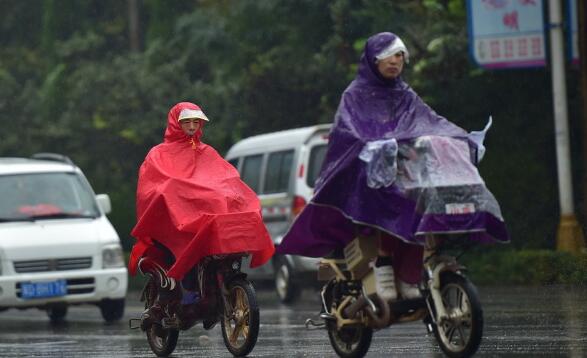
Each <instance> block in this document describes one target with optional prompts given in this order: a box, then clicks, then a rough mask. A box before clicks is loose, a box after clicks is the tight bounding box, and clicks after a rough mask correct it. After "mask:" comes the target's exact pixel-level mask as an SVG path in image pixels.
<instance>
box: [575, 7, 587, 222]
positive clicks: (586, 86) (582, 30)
mask: <svg viewBox="0 0 587 358" xmlns="http://www.w3.org/2000/svg"><path fill="white" fill-rule="evenodd" d="M577 5H578V9H577V20H578V23H579V28H578V30H579V66H580V67H579V73H580V76H581V77H580V78H581V104H582V107H583V108H582V109H583V111H582V112H583V113H582V114H583V116H582V119H583V120H582V123H583V141H582V142H583V224H587V43H586V42H587V4H586V3H585V1H584V0H579V1H577Z"/></svg>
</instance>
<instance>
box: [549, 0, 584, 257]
mask: <svg viewBox="0 0 587 358" xmlns="http://www.w3.org/2000/svg"><path fill="white" fill-rule="evenodd" d="M579 2H581V1H579ZM548 5H549V22H550V24H549V25H550V31H549V32H550V59H551V62H550V67H551V74H552V95H553V104H554V130H555V141H556V158H557V169H558V187H559V201H560V222H559V227H558V231H557V238H556V241H557V242H556V248H557V250H560V251H569V252H578V251H580V250H581V249H583V248H584V247H585V244H584V242H583V233H582V230H581V227H580V226H579V223H578V222H577V218H576V217H575V208H574V204H573V185H572V178H571V151H570V145H569V125H568V112H567V89H566V78H565V62H564V50H563V22H562V8H561V5H562V1H560V0H549V1H548Z"/></svg>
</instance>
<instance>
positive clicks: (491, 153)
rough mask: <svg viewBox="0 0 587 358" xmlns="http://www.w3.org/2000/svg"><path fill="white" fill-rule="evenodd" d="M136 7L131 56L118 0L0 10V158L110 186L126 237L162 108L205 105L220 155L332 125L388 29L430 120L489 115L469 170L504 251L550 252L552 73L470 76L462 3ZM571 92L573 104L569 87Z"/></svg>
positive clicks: (259, 1) (47, 2)
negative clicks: (495, 215) (63, 162)
mask: <svg viewBox="0 0 587 358" xmlns="http://www.w3.org/2000/svg"><path fill="white" fill-rule="evenodd" d="M138 3H139V4H141V7H140V9H139V10H140V11H139V13H140V25H141V27H140V28H141V29H142V31H143V34H142V35H141V38H144V39H145V45H144V50H143V51H142V52H140V53H137V52H132V53H131V52H130V50H129V39H128V31H129V29H128V13H127V11H128V4H127V2H124V1H119V0H43V1H34V0H3V1H2V2H0V20H1V21H0V28H1V29H2V31H0V43H1V44H2V46H1V47H0V123H2V125H3V128H4V129H3V130H2V140H0V155H2V156H7V155H12V156H16V155H20V156H27V155H30V154H32V153H34V152H37V151H58V152H63V153H65V154H67V155H69V156H71V157H72V158H73V159H74V160H75V161H76V162H77V163H78V164H79V165H80V166H81V167H82V168H83V169H84V171H85V172H86V174H87V175H88V177H89V179H90V181H91V182H92V183H93V184H94V186H95V187H96V190H97V191H98V192H108V193H110V195H111V197H112V201H113V205H114V210H113V213H112V220H113V222H114V224H115V226H116V228H117V229H118V231H119V233H120V234H121V236H122V237H123V238H128V236H129V232H130V229H131V228H132V226H133V225H134V192H135V187H136V176H137V170H138V167H139V165H140V164H141V162H142V159H143V158H144V156H145V154H146V153H147V151H148V150H149V149H150V148H151V147H152V146H153V145H155V144H157V143H159V142H160V141H161V140H162V138H163V132H164V128H165V124H166V116H167V111H168V109H169V108H170V107H171V106H172V105H173V104H175V103H176V102H179V101H184V100H188V101H193V102H196V103H198V104H200V105H202V107H203V108H204V110H205V111H206V113H207V114H208V115H209V117H210V118H211V122H210V123H209V124H207V125H206V128H205V134H204V140H205V141H206V142H207V143H210V144H211V145H213V146H214V147H215V148H217V149H218V151H219V152H221V153H224V152H225V151H226V150H227V149H228V148H229V147H230V145H232V144H233V143H234V142H235V141H237V140H239V139H241V138H243V137H246V136H249V135H254V134H258V133H264V132H268V131H274V130H280V129H286V128H293V127H299V126H304V125H310V124H314V123H327V122H331V121H332V118H333V115H334V112H335V110H336V107H337V105H338V101H339V99H340V94H341V92H342V91H343V90H344V88H345V87H346V86H347V85H348V83H349V82H350V81H351V80H352V79H353V78H354V75H355V72H356V68H357V63H358V60H359V56H360V54H361V52H362V49H363V46H364V44H365V41H366V39H367V38H368V37H369V36H370V35H372V34H374V33H376V32H380V31H392V32H395V33H397V34H399V35H400V36H401V37H402V38H403V39H404V42H405V43H406V45H407V46H408V48H409V49H410V53H411V61H410V64H409V65H408V66H406V71H405V78H406V80H407V81H408V83H410V84H411V85H412V87H414V89H415V90H416V91H417V92H418V93H419V94H420V95H421V96H422V97H423V98H424V99H425V101H426V102H427V103H429V104H430V105H431V106H432V107H433V108H434V109H436V110H437V112H439V113H440V114H442V115H444V116H445V117H447V118H449V119H450V120H452V121H454V122H456V123H457V124H459V125H461V126H462V127H464V128H465V129H467V130H477V129H480V128H481V127H482V126H483V125H484V123H485V121H486V120H487V117H488V116H489V115H492V116H493V118H494V128H493V129H492V130H491V131H490V133H489V137H488V139H487V144H488V152H487V155H486V159H485V160H484V162H482V163H481V165H480V169H481V172H482V175H483V176H484V178H485V179H486V181H487V183H488V186H489V187H490V189H491V190H492V191H493V192H494V194H495V195H496V197H497V198H498V200H499V201H500V202H501V204H502V209H503V214H504V217H505V219H506V221H507V223H508V225H509V227H510V229H511V233H512V237H513V240H514V245H515V246H517V247H529V248H552V247H553V244H554V241H553V240H554V232H555V230H556V225H557V222H558V209H557V208H558V201H557V200H558V199H557V190H556V166H555V165H556V163H555V154H554V134H553V133H554V129H553V123H552V122H553V120H552V115H551V113H552V103H551V99H550V97H551V96H550V93H551V92H550V74H549V73H548V70H547V69H527V70H516V71H485V70H482V69H479V68H477V67H475V66H474V65H473V64H472V62H471V60H470V59H469V57H468V36H467V33H466V21H467V19H466V9H465V7H464V2H463V1H462V0H410V1H388V0H369V1H367V0H332V1H326V0H279V1H274V0H239V1H230V0H199V1H188V0H173V1H163V0H143V1H139V2H138ZM570 71H571V72H570V73H571V74H572V73H573V72H572V71H574V70H573V69H570ZM572 77H573V76H569V78H572ZM569 96H570V97H571V99H573V98H574V99H575V102H574V103H577V102H578V95H577V87H576V86H571V87H569ZM571 103H573V102H571ZM571 114H572V115H574V116H575V117H576V116H577V115H578V113H577V111H573V110H572V108H571ZM572 128H580V126H578V125H577V124H576V121H575V122H572ZM574 140H575V142H574V144H573V148H577V147H578V145H577V142H576V141H578V140H579V138H578V136H577V138H575V137H574ZM575 155H577V154H576V153H575ZM575 162H576V161H575ZM131 243H132V241H131V240H127V241H126V242H125V245H126V246H127V247H129V246H130V244H131Z"/></svg>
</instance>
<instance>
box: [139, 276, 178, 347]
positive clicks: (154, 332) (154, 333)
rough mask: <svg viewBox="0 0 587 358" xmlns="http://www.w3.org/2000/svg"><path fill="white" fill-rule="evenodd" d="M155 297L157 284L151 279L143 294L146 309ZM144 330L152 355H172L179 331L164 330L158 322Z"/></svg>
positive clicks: (152, 303)
mask: <svg viewBox="0 0 587 358" xmlns="http://www.w3.org/2000/svg"><path fill="white" fill-rule="evenodd" d="M157 295H158V293H157V284H156V283H155V280H154V279H153V278H150V279H149V282H148V283H147V286H146V287H145V292H144V298H145V308H146V309H147V308H150V307H152V306H153V305H154V304H155V301H156V298H157ZM145 328H146V329H145V331H146V334H147V342H149V346H150V347H151V350H152V351H153V353H155V354H156V355H157V356H158V357H167V356H168V355H170V354H171V353H173V351H174V350H175V347H176V346H177V339H178V337H179V330H177V329H173V328H169V329H164V328H163V327H162V326H161V324H160V323H159V322H158V323H150V324H148V325H147V327H145Z"/></svg>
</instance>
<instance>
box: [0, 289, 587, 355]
mask: <svg viewBox="0 0 587 358" xmlns="http://www.w3.org/2000/svg"><path fill="white" fill-rule="evenodd" d="M305 293H306V295H305V296H304V297H303V298H302V300H301V301H300V302H298V303H297V304H295V305H293V306H291V307H289V306H285V305H281V304H278V303H277V302H276V300H275V296H274V294H273V292H272V291H270V290H267V289H263V290H259V291H258V297H259V304H260V307H261V328H260V332H259V340H258V342H257V345H256V346H255V349H254V350H253V352H252V353H251V355H250V357H336V355H335V353H334V351H333V350H332V348H331V347H330V344H329V341H328V335H327V333H326V331H325V330H321V329H319V330H311V331H310V330H307V329H306V328H305V326H304V322H305V320H306V318H308V317H314V316H315V314H316V313H317V312H318V309H319V302H318V299H317V294H315V293H314V292H313V291H309V292H305ZM479 293H480V297H481V302H482V305H483V309H484V315H485V326H484V337H483V341H482V343H481V347H480V349H479V351H478V353H477V355H476V356H477V357H573V358H574V357H577V358H579V357H587V305H586V304H585V303H586V302H587V287H585V288H569V287H563V286H554V287H552V286H551V287H542V288H537V287H534V288H529V287H508V288H504V287H500V288H489V287H485V288H481V289H479ZM141 311H142V305H141V303H140V302H138V293H137V292H130V293H129V296H128V300H127V307H126V313H125V318H124V319H123V320H122V321H120V322H118V323H116V324H111V325H108V324H105V323H104V321H103V320H102V318H101V315H100V312H99V309H98V308H97V307H94V306H78V307H71V308H70V310H69V312H68V315H67V320H66V322H64V323H63V324H60V325H51V323H50V322H49V319H48V318H47V315H46V314H45V312H44V311H39V310H36V309H33V310H26V311H18V310H14V309H12V310H8V311H4V312H1V313H0V356H1V357H108V358H111V357H154V356H155V355H154V354H153V353H152V352H151V350H150V349H149V346H148V344H147V341H146V338H145V335H144V334H143V333H142V332H141V331H139V330H130V329H129V328H128V323H127V321H128V319H129V318H134V317H138V316H139V314H140V312H141ZM173 357H230V354H229V352H228V351H227V350H226V348H225V346H224V343H223V340H222V334H221V332H220V327H219V325H218V326H217V327H215V328H214V329H212V330H211V331H205V330H204V329H203V328H201V325H197V326H196V327H194V328H192V329H190V330H188V331H183V332H181V333H180V336H179V342H178V345H177V348H176V349H175V352H174V354H173ZM367 357H443V355H442V354H441V352H440V350H439V348H438V346H437V345H436V341H435V340H434V337H433V336H429V335H427V333H426V329H425V327H424V325H423V324H422V323H420V322H412V323H406V324H401V325H396V326H392V327H390V328H387V329H384V330H381V331H378V332H375V333H374V335H373V342H372V344H371V348H370V349H369V353H368V354H367Z"/></svg>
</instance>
